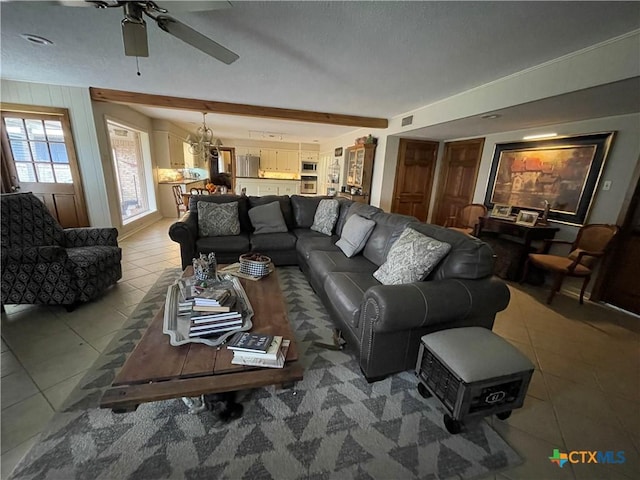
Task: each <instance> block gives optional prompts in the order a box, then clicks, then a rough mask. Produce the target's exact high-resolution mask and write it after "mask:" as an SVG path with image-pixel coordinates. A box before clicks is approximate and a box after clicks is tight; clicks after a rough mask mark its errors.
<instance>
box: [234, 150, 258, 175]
mask: <svg viewBox="0 0 640 480" xmlns="http://www.w3.org/2000/svg"><path fill="white" fill-rule="evenodd" d="M259 168H260V157H258V156H256V155H238V156H237V157H236V177H244V178H258V169H259Z"/></svg>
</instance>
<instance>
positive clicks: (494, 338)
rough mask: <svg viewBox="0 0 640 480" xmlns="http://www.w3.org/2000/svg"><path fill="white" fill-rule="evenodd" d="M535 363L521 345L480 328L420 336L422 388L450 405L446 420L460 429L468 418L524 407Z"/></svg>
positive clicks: (423, 392)
mask: <svg viewBox="0 0 640 480" xmlns="http://www.w3.org/2000/svg"><path fill="white" fill-rule="evenodd" d="M533 370H534V365H533V363H531V361H530V360H529V359H528V358H527V357H526V356H525V355H523V354H522V353H521V352H520V351H519V350H518V349H517V348H515V347H514V346H513V345H511V344H510V343H509V342H507V341H506V340H504V339H503V338H501V337H499V336H498V335H496V334H495V333H493V332H492V331H491V330H487V329H486V328H482V327H465V328H452V329H450V330H442V331H439V332H435V333H431V334H429V335H425V336H423V337H422V339H421V344H420V351H419V354H418V363H417V365H416V375H417V376H418V379H419V380H420V383H419V384H418V391H419V392H420V394H421V395H422V396H423V397H425V398H427V397H430V396H431V395H435V397H436V398H438V400H440V402H441V403H442V404H443V406H444V407H445V409H446V410H447V412H448V413H447V414H445V416H444V424H445V427H446V428H447V430H448V431H449V432H450V433H459V432H460V431H461V430H462V428H463V426H464V422H465V421H468V420H470V419H474V418H480V417H484V416H487V415H493V414H496V416H497V417H498V418H500V419H502V420H505V419H506V418H508V417H509V415H511V411H512V410H513V409H516V408H520V407H521V406H522V404H523V402H524V397H525V395H526V393H527V388H528V387H529V382H530V381H531V376H532V375H533Z"/></svg>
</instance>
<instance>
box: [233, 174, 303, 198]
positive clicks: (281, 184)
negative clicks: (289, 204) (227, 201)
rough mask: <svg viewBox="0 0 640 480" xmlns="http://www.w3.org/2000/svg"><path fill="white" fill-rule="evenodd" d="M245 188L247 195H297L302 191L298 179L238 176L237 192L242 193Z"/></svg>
mask: <svg viewBox="0 0 640 480" xmlns="http://www.w3.org/2000/svg"><path fill="white" fill-rule="evenodd" d="M243 188H245V189H246V190H245V194H246V195H247V196H251V195H253V196H264V195H297V194H299V193H300V182H299V181H298V180H272V179H266V178H265V179H260V178H238V179H236V193H237V194H241V193H242V189H243Z"/></svg>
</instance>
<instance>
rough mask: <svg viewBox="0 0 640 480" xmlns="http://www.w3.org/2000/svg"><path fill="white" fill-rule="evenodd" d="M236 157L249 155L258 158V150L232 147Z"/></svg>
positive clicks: (256, 148) (255, 148)
mask: <svg viewBox="0 0 640 480" xmlns="http://www.w3.org/2000/svg"><path fill="white" fill-rule="evenodd" d="M234 148H235V152H236V157H238V156H240V155H251V156H252V157H259V156H260V148H258V147H234Z"/></svg>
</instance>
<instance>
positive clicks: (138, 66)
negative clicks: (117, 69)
mask: <svg viewBox="0 0 640 480" xmlns="http://www.w3.org/2000/svg"><path fill="white" fill-rule="evenodd" d="M136 70H137V71H138V76H139V77H140V76H141V74H140V64H139V63H138V57H136Z"/></svg>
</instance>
